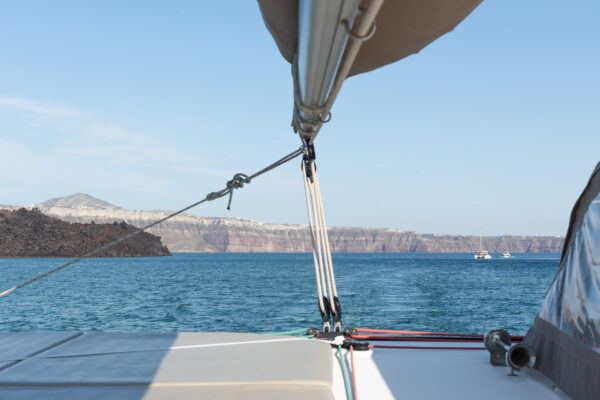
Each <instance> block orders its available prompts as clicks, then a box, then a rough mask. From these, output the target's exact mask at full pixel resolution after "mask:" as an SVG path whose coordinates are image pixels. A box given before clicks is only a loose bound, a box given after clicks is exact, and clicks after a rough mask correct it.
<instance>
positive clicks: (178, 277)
mask: <svg viewBox="0 0 600 400" xmlns="http://www.w3.org/2000/svg"><path fill="white" fill-rule="evenodd" d="M492 256H493V259H491V260H474V259H473V254H471V253H469V254H429V253H410V254H406V253H403V254H393V253H375V254H373V253H369V254H365V253H360V254H354V253H353V254H349V253H345V254H334V255H333V263H334V268H335V275H336V282H337V289H338V295H339V298H340V302H341V306H342V321H343V326H344V328H348V327H357V328H379V329H413V330H428V331H443V332H461V333H485V332H486V331H487V330H489V329H491V328H504V329H507V330H508V331H509V332H510V333H511V334H524V333H526V332H527V330H528V328H529V326H530V325H531V324H532V322H533V320H534V318H535V316H536V314H537V311H538V309H539V307H540V305H541V303H542V301H543V299H544V296H545V294H546V291H547V289H548V286H549V285H550V283H551V282H552V279H553V277H554V275H555V273H556V271H557V269H558V265H559V261H560V255H559V254H513V256H512V257H511V258H508V259H503V258H501V257H500V254H492ZM66 261H68V259H60V258H0V291H3V290H5V289H8V288H10V287H13V286H15V285H17V284H19V283H21V282H24V281H27V280H29V279H31V278H32V277H35V276H37V275H39V274H41V273H43V272H45V271H47V270H50V269H52V268H55V267H57V266H58V265H60V264H62V263H64V262H66ZM308 327H318V328H320V327H321V319H320V316H319V312H318V305H317V295H316V283H315V275H314V266H313V261H312V254H289V253H286V254H273V253H262V254H257V253H225V254H206V253H203V254H183V253H179V254H173V256H171V257H148V258H96V259H86V260H83V261H81V262H79V263H77V264H74V265H71V266H69V267H67V268H65V269H63V270H61V271H59V272H57V273H54V274H52V275H50V276H48V277H46V278H43V279H40V280H38V281H36V282H34V283H32V284H30V285H28V286H25V287H23V288H21V289H19V290H16V291H14V292H12V293H10V294H8V295H6V296H4V297H2V298H0V331H126V332H138V331H144V332H189V331H230V332H257V333H259V332H279V331H287V330H293V329H301V328H308Z"/></svg>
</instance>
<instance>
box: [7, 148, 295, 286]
mask: <svg viewBox="0 0 600 400" xmlns="http://www.w3.org/2000/svg"><path fill="white" fill-rule="evenodd" d="M304 152H305V146H301V147H300V148H299V149H297V150H295V151H293V152H291V153H290V154H288V155H286V156H284V157H282V158H280V159H279V160H277V161H275V162H274V163H272V164H269V165H267V166H266V167H265V168H263V169H261V170H260V171H257V172H255V173H254V174H252V175H250V176H248V175H246V174H241V173H238V174H235V175H234V176H233V178H232V179H231V180H230V181H228V182H227V184H226V186H225V188H223V189H221V190H219V191H217V192H211V193H209V194H207V195H206V197H205V198H203V199H202V200H199V201H197V202H195V203H193V204H190V205H189V206H187V207H184V208H182V209H181V210H179V211H175V212H174V213H171V214H169V215H167V216H166V217H164V218H161V219H159V220H157V221H154V222H152V223H150V224H148V225H146V226H144V227H142V228H138V229H137V230H135V231H133V232H130V233H128V234H127V235H124V236H122V237H120V238H118V239H116V240H114V241H112V242H110V243H107V244H105V245H102V246H100V247H98V248H96V249H94V250H92V251H89V252H87V253H85V254H84V255H82V256H80V257H77V258H75V259H73V260H71V261H69V262H67V263H65V264H62V265H60V266H58V267H56V268H54V269H51V270H50V271H47V272H44V273H43V274H41V275H38V276H36V277H35V278H32V279H30V280H28V281H26V282H23V283H20V284H18V285H16V286H14V287H12V288H10V289H7V290H5V291H3V292H2V293H0V297H3V296H6V295H7V294H9V293H12V292H14V291H15V290H17V289H20V288H22V287H24V286H27V285H30V284H32V283H34V282H36V281H38V280H40V279H42V278H45V277H47V276H48V275H51V274H53V273H55V272H58V271H60V270H61V269H63V268H66V267H68V266H70V265H73V264H75V263H77V262H79V261H81V260H83V259H84V258H89V257H92V256H94V255H96V254H98V253H100V252H102V251H104V250H106V249H108V248H110V247H113V246H115V245H117V244H119V243H121V242H123V241H125V240H127V239H129V238H131V237H133V236H135V235H137V234H139V233H141V232H143V231H145V230H146V229H149V228H152V227H153V226H156V225H158V224H160V223H162V222H165V221H166V220H168V219H171V218H173V217H175V216H176V215H179V214H181V213H183V212H185V211H187V210H189V209H191V208H194V207H196V206H198V205H200V204H202V203H204V202H207V201H212V200H216V199H218V198H221V197H223V196H227V195H229V201H228V204H227V209H228V210H229V209H230V207H231V200H232V196H233V191H234V190H235V189H241V188H243V187H244V184H245V183H250V182H251V181H252V179H254V178H256V177H258V176H260V175H262V174H264V173H265V172H268V171H270V170H272V169H274V168H277V167H279V166H280V165H283V164H285V163H286V162H288V161H290V160H293V159H294V158H296V157H298V156H299V155H301V154H304Z"/></svg>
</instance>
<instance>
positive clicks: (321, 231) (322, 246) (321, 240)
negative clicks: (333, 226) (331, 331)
mask: <svg viewBox="0 0 600 400" xmlns="http://www.w3.org/2000/svg"><path fill="white" fill-rule="evenodd" d="M310 169H311V172H312V177H313V180H312V182H310V184H309V186H308V187H309V189H311V195H312V206H313V216H314V218H315V225H316V228H317V229H316V230H317V238H318V245H319V253H320V256H321V263H322V265H323V268H324V270H325V278H326V281H327V297H329V305H330V307H331V310H332V311H333V312H335V311H336V310H335V306H334V304H333V286H332V283H331V268H329V265H328V262H327V255H326V254H325V252H326V248H327V246H326V243H325V234H326V232H325V231H326V230H327V227H325V226H323V223H322V221H323V219H322V218H321V210H320V208H319V197H320V194H321V193H320V192H319V190H318V188H317V186H316V181H317V178H316V175H315V174H316V172H317V171H316V168H315V163H314V161H311V162H310ZM321 273H323V272H321Z"/></svg>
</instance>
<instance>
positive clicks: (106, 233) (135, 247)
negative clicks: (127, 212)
mask: <svg viewBox="0 0 600 400" xmlns="http://www.w3.org/2000/svg"><path fill="white" fill-rule="evenodd" d="M135 230H136V228H135V227H133V226H131V225H128V224H126V223H124V222H121V223H117V222H114V223H111V224H96V223H87V224H81V223H73V224H71V223H68V222H66V221H63V220H60V219H57V218H53V217H49V216H48V215H45V214H42V213H41V212H40V211H39V210H38V209H36V208H34V209H32V210H26V209H24V208H21V209H18V210H12V211H11V210H0V238H1V239H0V257H78V256H81V255H83V254H85V253H87V252H89V251H91V250H94V249H96V248H99V247H100V246H102V245H104V244H106V243H109V242H111V241H113V240H115V239H118V238H120V237H122V236H124V235H126V234H128V233H130V232H133V231H135ZM168 255H171V254H170V253H169V250H168V249H167V248H166V247H165V246H163V245H162V244H161V242H160V238H158V237H156V236H154V235H151V234H149V233H146V232H142V233H139V234H137V235H135V236H134V237H132V238H129V239H127V240H125V241H123V242H121V243H119V244H117V245H116V246H113V247H111V248H109V249H106V250H104V251H103V252H100V253H98V254H96V255H95V256H94V257H141V256H168Z"/></svg>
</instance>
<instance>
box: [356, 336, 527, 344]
mask: <svg viewBox="0 0 600 400" xmlns="http://www.w3.org/2000/svg"><path fill="white" fill-rule="evenodd" d="M352 338H353V339H359V340H382V341H393V342H466V343H474V342H475V343H479V342H480V340H473V338H464V339H461V338H432V337H431V338H430V337H426V338H423V337H410V336H384V335H352ZM515 342H518V340H515Z"/></svg>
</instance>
